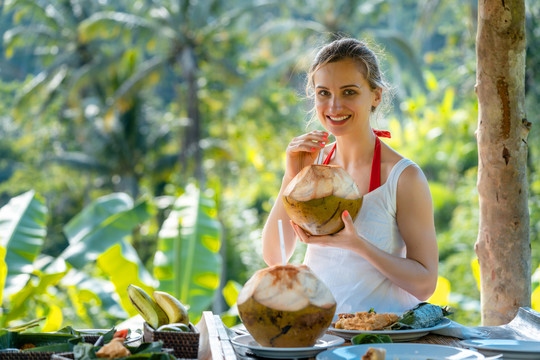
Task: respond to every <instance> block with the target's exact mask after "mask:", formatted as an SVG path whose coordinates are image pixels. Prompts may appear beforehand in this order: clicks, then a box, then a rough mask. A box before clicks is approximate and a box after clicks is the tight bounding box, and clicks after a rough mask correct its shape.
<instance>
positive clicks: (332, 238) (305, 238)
mask: <svg viewBox="0 0 540 360" xmlns="http://www.w3.org/2000/svg"><path fill="white" fill-rule="evenodd" d="M341 219H342V220H343V223H344V224H345V227H344V228H343V229H342V230H340V231H339V232H337V233H335V234H332V235H310V234H309V233H307V232H305V231H304V230H303V229H302V228H301V227H300V226H298V225H297V224H295V223H294V222H292V221H291V226H292V227H293V229H294V232H295V233H296V235H297V236H298V239H300V241H301V242H303V243H305V244H316V245H321V246H333V247H339V248H342V249H348V250H353V249H358V245H359V243H362V240H361V238H360V237H359V236H358V234H357V232H356V229H355V228H354V224H353V219H352V217H351V215H350V214H349V212H348V211H347V210H345V211H343V213H342V214H341Z"/></svg>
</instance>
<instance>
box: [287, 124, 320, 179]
mask: <svg viewBox="0 0 540 360" xmlns="http://www.w3.org/2000/svg"><path fill="white" fill-rule="evenodd" d="M327 142H328V133H327V132H324V131H319V130H314V131H311V132H309V133H307V134H303V135H300V136H297V137H295V138H294V139H292V141H291V142H290V143H289V146H287V152H286V154H287V168H286V170H285V177H286V178H288V179H292V178H294V177H295V176H296V174H298V173H299V172H300V170H302V169H303V168H304V167H306V166H308V165H311V164H313V162H314V161H315V159H316V158H317V156H318V155H319V151H321V150H322V149H324V146H325V145H326V143H327Z"/></svg>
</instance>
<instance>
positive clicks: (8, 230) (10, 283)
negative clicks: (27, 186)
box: [0, 190, 47, 295]
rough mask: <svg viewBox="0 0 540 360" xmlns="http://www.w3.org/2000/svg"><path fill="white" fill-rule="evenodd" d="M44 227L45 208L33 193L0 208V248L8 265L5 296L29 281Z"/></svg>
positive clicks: (39, 249) (40, 244)
mask: <svg viewBox="0 0 540 360" xmlns="http://www.w3.org/2000/svg"><path fill="white" fill-rule="evenodd" d="M46 226H47V208H46V206H45V204H44V200H43V199H42V198H41V196H39V195H38V194H36V192H35V191H33V190H31V191H28V192H26V193H24V194H22V195H19V196H17V197H14V198H12V199H11V200H10V201H9V202H8V203H7V204H6V205H4V206H3V207H2V208H1V209H0V246H2V248H4V249H5V250H6V255H5V263H6V265H7V275H6V278H5V286H4V295H11V294H14V293H17V292H18V291H20V290H21V289H22V288H23V287H24V286H25V284H26V283H27V282H28V280H29V279H30V275H31V274H32V272H33V270H34V260H35V259H36V258H37V256H38V255H39V254H40V252H41V248H42V246H43V240H44V238H45V235H46V233H47V227H46Z"/></svg>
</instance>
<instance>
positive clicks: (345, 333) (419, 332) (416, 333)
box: [328, 318, 450, 360]
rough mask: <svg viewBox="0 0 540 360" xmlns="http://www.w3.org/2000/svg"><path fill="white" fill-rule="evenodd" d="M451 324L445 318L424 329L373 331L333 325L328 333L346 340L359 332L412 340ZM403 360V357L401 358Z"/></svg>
mask: <svg viewBox="0 0 540 360" xmlns="http://www.w3.org/2000/svg"><path fill="white" fill-rule="evenodd" d="M448 325H450V320H449V319H446V318H444V319H443V320H442V321H441V322H440V323H439V324H437V325H435V326H432V327H430V328H424V329H410V330H372V331H360V330H344V329H336V328H333V327H330V328H328V333H330V334H334V335H337V336H341V337H342V338H344V339H345V340H351V338H352V337H354V336H356V335H358V334H375V335H388V336H390V338H391V339H392V341H393V342H401V341H411V340H416V339H420V338H421V337H422V336H425V335H427V334H429V332H430V331H433V330H439V329H442V328H445V327H447V326H448ZM400 360H401V359H400Z"/></svg>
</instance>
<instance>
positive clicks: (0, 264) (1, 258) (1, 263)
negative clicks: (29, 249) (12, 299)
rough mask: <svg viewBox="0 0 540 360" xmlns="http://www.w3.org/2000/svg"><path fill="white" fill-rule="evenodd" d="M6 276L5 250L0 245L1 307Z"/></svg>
mask: <svg viewBox="0 0 540 360" xmlns="http://www.w3.org/2000/svg"><path fill="white" fill-rule="evenodd" d="M6 275H7V265H6V248H5V247H3V246H2V245H0V306H2V304H3V299H4V286H5V284H6Z"/></svg>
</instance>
